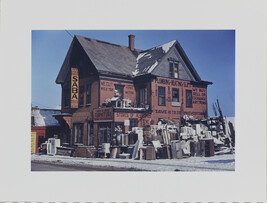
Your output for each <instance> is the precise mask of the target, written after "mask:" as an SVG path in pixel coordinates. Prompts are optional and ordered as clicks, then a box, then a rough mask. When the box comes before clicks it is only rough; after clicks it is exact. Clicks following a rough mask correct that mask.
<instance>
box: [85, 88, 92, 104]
mask: <svg viewBox="0 0 267 203" xmlns="http://www.w3.org/2000/svg"><path fill="white" fill-rule="evenodd" d="M90 104H91V84H89V85H87V88H86V105H90Z"/></svg>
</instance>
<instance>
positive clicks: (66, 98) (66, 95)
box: [64, 88, 70, 108]
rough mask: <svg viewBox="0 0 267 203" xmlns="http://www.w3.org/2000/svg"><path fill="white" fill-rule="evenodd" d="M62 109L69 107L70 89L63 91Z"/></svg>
mask: <svg viewBox="0 0 267 203" xmlns="http://www.w3.org/2000/svg"><path fill="white" fill-rule="evenodd" d="M64 107H65V108H69V107H70V89H69V88H68V89H64Z"/></svg>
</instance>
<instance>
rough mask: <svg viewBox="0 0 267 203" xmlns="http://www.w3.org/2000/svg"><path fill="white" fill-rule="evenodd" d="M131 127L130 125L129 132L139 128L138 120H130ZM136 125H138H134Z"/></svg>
mask: <svg viewBox="0 0 267 203" xmlns="http://www.w3.org/2000/svg"><path fill="white" fill-rule="evenodd" d="M129 120H130V125H129V130H130V131H131V130H132V129H133V128H134V127H138V124H139V121H138V119H137V118H130V119H129ZM133 124H136V125H133Z"/></svg>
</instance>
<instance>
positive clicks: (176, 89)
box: [172, 88, 180, 102]
mask: <svg viewBox="0 0 267 203" xmlns="http://www.w3.org/2000/svg"><path fill="white" fill-rule="evenodd" d="M174 91H177V96H178V98H177V101H174V100H173V99H174V97H173V92H174ZM172 102H180V98H179V88H172Z"/></svg>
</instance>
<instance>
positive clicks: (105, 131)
mask: <svg viewBox="0 0 267 203" xmlns="http://www.w3.org/2000/svg"><path fill="white" fill-rule="evenodd" d="M110 142H111V123H99V124H98V143H99V144H102V143H110Z"/></svg>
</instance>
